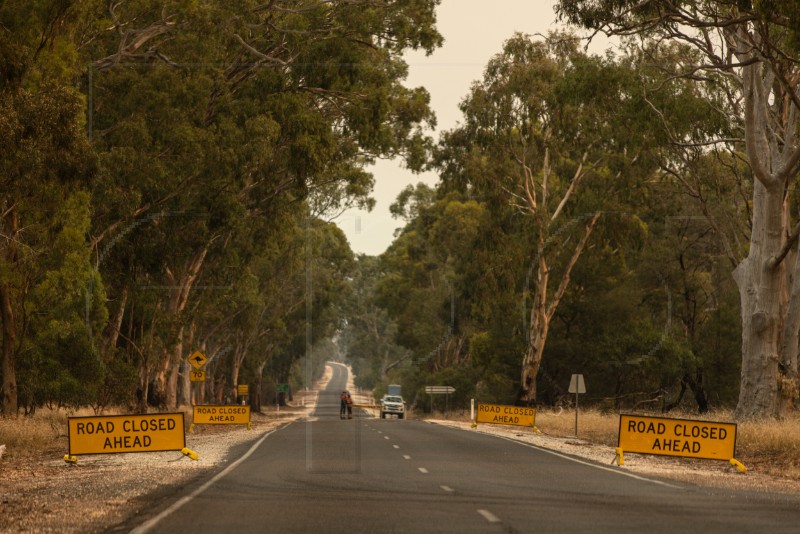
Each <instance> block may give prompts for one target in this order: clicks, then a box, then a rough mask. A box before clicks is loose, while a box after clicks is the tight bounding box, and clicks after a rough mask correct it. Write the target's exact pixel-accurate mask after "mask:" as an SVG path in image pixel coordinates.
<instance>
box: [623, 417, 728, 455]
mask: <svg viewBox="0 0 800 534" xmlns="http://www.w3.org/2000/svg"><path fill="white" fill-rule="evenodd" d="M618 443H619V445H618V446H619V448H620V449H622V451H624V452H635V453H639V454H659V455H666V456H684V457H688V458H705V459H708V460H725V461H729V460H730V459H732V458H734V451H735V450H736V424H735V423H716V422H711V421H692V420H690V419H670V418H666V417H647V416H642V415H624V414H620V416H619V441H618Z"/></svg>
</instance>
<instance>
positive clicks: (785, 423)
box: [0, 407, 800, 479]
mask: <svg viewBox="0 0 800 534" xmlns="http://www.w3.org/2000/svg"><path fill="white" fill-rule="evenodd" d="M265 409H266V410H269V409H270V407H265ZM68 415H94V414H93V413H92V411H91V410H88V409H87V410H84V411H81V412H79V413H69V414H67V413H66V412H64V411H63V410H56V411H53V410H47V409H40V410H38V411H37V412H36V415H35V416H34V417H18V418H0V445H5V446H6V452H5V455H4V457H3V459H2V460H0V461H14V460H16V459H29V458H35V457H38V456H42V455H43V454H51V453H52V452H53V451H61V450H63V452H66V450H67V416H68ZM648 415H653V416H656V417H659V416H661V414H658V413H653V414H648ZM433 417H434V418H440V419H445V418H446V419H450V420H454V421H469V411H450V412H449V413H448V414H447V415H446V416H445V414H442V413H437V414H434V416H433ZM670 417H682V418H686V419H703V420H708V421H731V420H732V414H731V413H730V412H715V413H712V414H706V416H704V417H698V416H697V415H695V414H672V413H671V414H670ZM190 420H191V411H189V412H188V413H186V421H187V422H188V421H190ZM536 426H537V427H538V428H539V429H540V430H541V431H542V432H543V433H545V434H547V435H551V436H558V437H570V436H574V435H575V412H573V411H570V410H560V411H553V410H548V409H542V410H539V411H538V412H537V414H536ZM618 432H619V416H618V415H617V414H615V413H602V412H600V411H599V410H595V409H591V408H589V409H582V410H581V412H580V416H579V419H578V437H580V438H581V439H583V440H586V441H589V442H592V443H596V444H600V445H606V446H609V447H614V446H616V444H617V435H618ZM736 454H737V458H738V459H739V460H740V461H741V462H743V463H744V464H745V465H747V466H748V467H749V468H758V470H759V471H761V472H764V473H767V474H770V475H773V476H780V477H787V478H794V479H800V414H797V415H793V416H791V417H787V418H786V419H784V420H782V421H746V422H743V423H739V425H738V436H737V440H736Z"/></svg>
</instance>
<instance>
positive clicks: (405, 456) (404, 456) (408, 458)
mask: <svg viewBox="0 0 800 534" xmlns="http://www.w3.org/2000/svg"><path fill="white" fill-rule="evenodd" d="M403 458H405V459H406V460H410V459H411V456H409V455H407V454H404V455H403Z"/></svg>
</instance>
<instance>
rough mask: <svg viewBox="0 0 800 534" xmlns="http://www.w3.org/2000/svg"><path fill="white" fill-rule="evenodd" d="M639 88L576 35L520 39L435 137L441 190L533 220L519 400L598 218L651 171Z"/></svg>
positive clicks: (622, 68) (525, 398) (527, 395)
mask: <svg viewBox="0 0 800 534" xmlns="http://www.w3.org/2000/svg"><path fill="white" fill-rule="evenodd" d="M636 88H637V86H636V80H635V77H634V76H633V75H632V71H631V70H630V69H628V68H627V67H626V65H624V64H622V63H620V62H617V61H615V60H614V59H613V58H611V57H606V58H601V57H597V56H588V55H586V54H585V53H583V52H581V51H580V50H579V49H578V46H577V42H576V39H575V38H574V36H571V35H565V34H552V35H550V36H549V37H548V38H547V39H545V40H539V41H534V40H532V39H530V38H529V37H526V36H522V35H516V36H515V37H513V38H512V39H510V40H509V41H507V42H506V43H505V45H504V47H503V51H502V52H501V53H500V54H498V55H497V56H495V57H494V58H493V59H492V60H491V61H490V62H489V65H488V66H487V68H486V71H485V74H484V77H483V79H482V80H481V81H478V82H475V83H474V84H473V86H472V89H471V91H470V93H469V95H468V96H467V98H465V100H464V101H463V102H462V104H461V109H462V111H463V113H464V124H463V126H460V127H458V128H456V129H455V130H453V131H451V132H448V133H446V134H445V135H444V136H443V138H442V141H441V143H440V145H441V149H440V155H439V160H438V165H439V167H440V168H441V169H442V173H443V180H444V182H445V184H447V186H448V187H451V188H460V189H462V190H465V191H470V192H471V194H472V195H474V196H475V197H476V198H480V199H491V200H492V202H495V203H496V202H497V201H498V200H499V201H500V202H501V203H505V204H506V205H508V206H510V207H511V208H513V209H514V210H516V211H517V213H518V214H519V215H520V216H522V217H524V218H526V219H527V220H528V221H529V224H530V227H529V228H530V230H529V231H530V232H531V237H530V238H529V239H530V240H531V242H532V243H533V250H530V253H531V255H532V257H531V259H530V262H531V267H530V273H529V282H528V284H529V285H528V286H527V287H526V288H525V295H524V296H525V298H526V299H527V296H528V291H529V293H530V295H529V296H530V304H527V305H526V310H525V312H526V315H527V317H528V324H527V327H526V330H527V333H526V338H527V343H526V346H527V348H526V349H525V350H524V354H523V355H522V358H521V375H520V389H519V394H518V398H517V401H518V402H520V403H523V404H529V403H533V402H534V401H535V400H536V378H537V374H538V372H539V368H540V365H541V361H542V356H543V354H544V348H545V343H546V341H547V337H548V333H549V328H550V323H551V321H552V319H553V316H554V314H555V313H556V310H557V309H558V306H559V303H560V302H561V300H562V298H563V297H564V294H565V292H566V291H567V288H568V287H569V283H570V276H571V273H572V270H573V269H574V267H575V265H576V264H577V262H578V260H579V258H580V256H581V254H582V253H583V252H584V250H585V248H586V246H587V244H588V243H589V240H590V237H591V235H592V233H593V231H594V230H595V228H596V226H597V225H598V223H599V222H600V220H601V217H602V215H603V214H604V213H614V212H615V211H616V207H617V206H618V200H617V199H616V198H615V197H616V196H618V195H619V196H623V197H626V196H634V195H635V191H636V189H637V177H642V176H645V175H646V174H647V172H648V169H652V163H653V162H652V159H650V158H648V157H646V147H647V146H648V143H650V142H652V136H651V135H650V134H649V133H648V132H647V128H646V127H645V123H644V120H643V119H644V117H643V110H644V113H645V114H646V108H645V106H644V105H643V101H642V99H641V98H640V96H639V94H638V92H637V91H636ZM634 132H637V133H634Z"/></svg>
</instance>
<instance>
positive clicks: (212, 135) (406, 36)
mask: <svg viewBox="0 0 800 534" xmlns="http://www.w3.org/2000/svg"><path fill="white" fill-rule="evenodd" d="M436 3H437V2H436V1H434V0H416V1H413V2H403V3H387V4H382V3H380V4H376V3H374V2H369V1H361V0H358V1H355V2H353V1H335V2H328V1H301V0H297V1H288V2H281V3H268V4H263V3H260V2H242V3H236V4H233V5H231V4H229V3H226V2H212V3H203V4H202V5H200V4H194V3H187V4H174V3H170V2H158V1H141V2H127V3H124V4H117V3H113V4H105V3H99V2H98V3H95V6H96V8H97V11H96V17H95V19H94V21H92V22H90V23H87V28H86V35H88V36H90V37H91V38H90V39H87V42H86V46H85V53H86V54H87V55H89V56H90V57H91V58H92V67H91V77H90V81H91V86H90V91H91V94H90V96H91V102H92V104H91V106H92V107H91V110H90V111H91V116H92V119H93V132H94V135H95V144H96V146H97V147H98V150H99V152H100V155H101V161H102V162H103V167H104V169H106V170H107V172H106V174H105V176H106V177H107V182H106V187H105V188H102V189H101V188H98V191H99V192H100V194H101V195H102V196H103V198H107V199H109V200H112V201H114V202H115V204H114V203H110V205H109V206H108V209H105V210H104V211H103V213H102V214H101V217H99V218H98V224H97V227H96V234H95V235H96V238H95V244H96V245H97V246H98V249H99V250H103V247H107V246H108V245H109V244H111V243H114V250H112V251H111V252H112V254H114V253H116V252H115V251H119V252H123V248H122V247H119V246H118V245H119V244H121V243H120V242H121V241H122V240H128V239H130V240H131V241H138V242H143V243H142V244H143V245H144V247H145V249H146V250H147V252H146V254H143V255H142V256H147V257H139V256H138V255H136V254H137V249H138V247H134V248H133V249H132V250H130V252H131V253H133V254H134V255H135V256H134V257H132V258H130V259H128V260H121V261H124V262H125V263H128V264H130V263H131V262H133V263H138V262H141V263H142V264H143V266H145V268H144V269H141V270H139V272H140V274H141V277H143V278H142V279H141V280H139V281H133V285H134V286H136V287H138V288H139V289H141V287H142V286H143V285H147V286H150V287H151V288H152V287H155V288H158V287H161V288H163V289H164V293H165V294H164V295H163V296H162V297H161V298H160V299H158V300H156V301H155V302H154V303H153V304H154V305H155V312H154V314H151V315H152V316H153V317H161V319H159V320H157V321H155V322H152V323H151V326H152V327H156V328H160V326H161V325H164V326H166V328H163V329H161V328H160V330H161V333H160V334H159V336H158V337H161V338H162V340H161V342H160V344H161V346H162V347H163V350H164V353H163V355H162V356H161V357H160V358H159V359H158V361H157V362H155V363H154V368H153V370H148V371H147V373H146V374H148V375H150V379H151V380H152V381H153V384H154V386H155V387H156V389H157V390H159V392H158V393H159V396H160V397H163V399H164V402H166V403H167V404H170V405H171V404H174V403H175V402H176V400H177V397H176V393H175V388H176V380H177V377H178V370H177V369H178V367H179V365H180V362H181V360H182V355H183V353H184V352H186V347H184V343H183V340H184V337H185V335H186V331H185V328H186V322H185V315H186V310H187V307H188V306H190V303H191V300H192V299H193V298H194V297H193V296H194V295H195V294H196V291H195V288H196V284H197V282H198V280H199V279H200V277H202V271H203V268H204V266H205V265H207V264H208V263H209V262H213V261H215V260H214V258H216V257H217V256H218V255H220V254H224V252H223V251H224V249H225V247H226V243H229V242H230V239H231V238H232V237H233V235H232V232H234V231H235V230H234V226H235V225H234V224H232V222H233V221H235V220H237V219H242V218H244V219H248V218H263V219H265V220H267V221H270V220H274V219H273V218H274V217H275V216H276V215H277V214H278V212H277V211H276V206H279V205H281V204H283V203H292V202H303V201H305V200H307V201H308V202H310V203H311V204H313V207H314V209H318V210H324V209H337V208H339V207H341V206H343V205H346V204H348V203H352V202H360V203H362V204H369V200H368V196H367V195H368V193H369V190H370V188H371V185H372V177H371V176H370V175H369V174H368V173H366V172H364V166H365V165H366V164H367V163H368V162H369V161H371V160H372V159H374V158H375V157H378V156H387V155H403V156H405V157H406V160H407V161H408V163H409V165H415V166H418V165H419V164H420V162H421V157H422V153H423V152H424V150H425V148H426V143H427V142H426V140H425V137H424V135H423V133H422V129H421V125H422V124H423V123H424V122H425V121H428V122H432V120H433V117H432V114H431V113H430V111H429V109H428V106H427V93H426V92H425V91H424V90H422V89H407V88H405V87H403V86H402V84H401V80H402V79H403V78H404V77H405V74H406V71H407V68H406V66H405V63H404V62H403V60H402V58H401V54H402V52H403V50H405V49H407V48H424V49H426V50H428V51H430V50H432V48H433V47H435V46H437V45H438V44H439V43H440V42H441V38H440V36H439V35H438V33H436V31H435V28H434V22H435V18H434V15H433V8H434V6H435V4H436ZM122 184H124V185H123V186H122V187H120V185H122ZM145 226H147V227H148V228H144V227H145ZM131 228H134V229H135V230H136V232H135V233H136V234H137V235H136V236H134V235H133V234H134V232H132V231H128V229H131ZM151 234H152V235H155V239H153V240H152V241H150V243H153V244H156V246H155V247H153V246H151V245H150V244H148V243H147V241H148V239H147V238H146V236H148V235H151ZM165 243H168V244H167V245H166V248H165V249H164V250H163V252H162V253H159V252H158V250H157V248H158V247H159V246H163V244H165ZM108 259H109V261H112V260H111V258H110V257H109V258H108ZM115 261H119V260H115ZM148 281H149V282H148ZM142 282H144V283H142ZM122 283H125V284H130V283H131V279H124V278H123V279H122V280H120V285H118V286H116V287H117V292H118V294H119V295H120V296H122V295H125V294H126V293H125V291H128V292H129V293H128V294H130V289H127V288H124V286H123V285H122ZM137 291H138V290H137ZM138 292H139V293H141V291H138ZM127 298H128V299H130V297H127ZM124 300H125V299H122V298H120V301H121V302H122V301H124ZM131 304H132V303H131ZM115 317H116V316H115ZM149 337H150V338H152V336H149Z"/></svg>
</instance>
